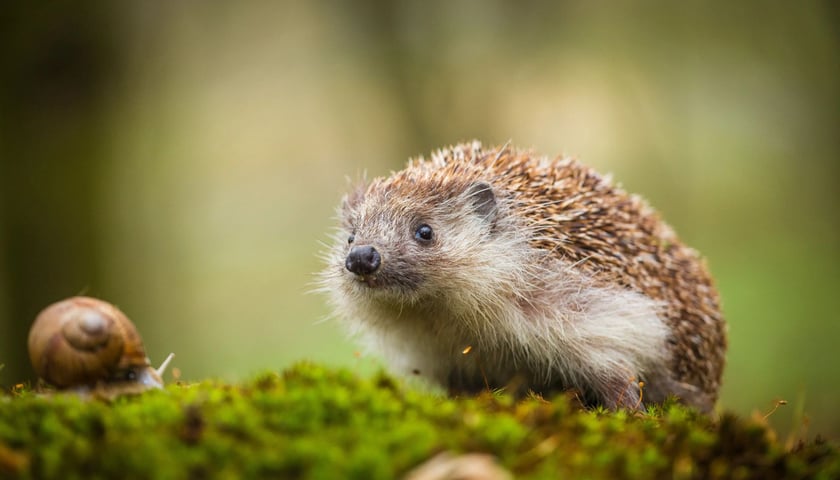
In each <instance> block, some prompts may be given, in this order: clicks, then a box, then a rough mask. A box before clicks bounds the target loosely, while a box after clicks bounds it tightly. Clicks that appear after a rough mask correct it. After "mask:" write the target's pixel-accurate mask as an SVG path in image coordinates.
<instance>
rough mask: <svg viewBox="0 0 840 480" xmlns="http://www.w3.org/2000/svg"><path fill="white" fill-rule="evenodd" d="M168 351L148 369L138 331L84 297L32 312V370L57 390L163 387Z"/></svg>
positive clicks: (109, 308)
mask: <svg viewBox="0 0 840 480" xmlns="http://www.w3.org/2000/svg"><path fill="white" fill-rule="evenodd" d="M173 356H174V355H173V354H170V355H169V357H168V358H167V359H166V361H164V363H163V365H161V367H160V368H158V369H154V368H152V366H151V364H150V362H149V359H148V357H147V356H146V350H145V348H144V347H143V342H142V340H141V338H140V333H139V332H138V331H137V328H136V327H135V326H134V324H133V323H131V321H130V320H129V319H128V317H126V316H125V314H124V313H123V312H121V311H120V310H119V309H118V308H117V307H115V306H113V305H111V304H110V303H108V302H105V301H102V300H97V299H95V298H90V297H72V298H68V299H66V300H62V301H60V302H57V303H54V304H52V305H50V306H48V307H47V308H45V309H44V310H42V311H41V313H39V314H38V317H37V318H36V319H35V323H33V324H32V328H31V330H30V331H29V358H30V360H31V361H32V366H33V367H34V368H35V372H36V373H37V374H38V376H39V377H41V378H42V379H43V380H45V381H46V382H47V383H49V384H51V385H54V386H56V387H58V388H60V389H77V390H79V391H89V390H91V389H97V390H99V391H101V392H103V393H105V394H107V395H120V394H123V393H139V392H142V391H145V390H148V389H152V388H163V379H162V375H163V372H164V371H165V369H166V367H167V365H168V364H169V362H170V360H171V359H172V357H173Z"/></svg>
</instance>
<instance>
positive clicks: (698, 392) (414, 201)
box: [321, 141, 727, 413]
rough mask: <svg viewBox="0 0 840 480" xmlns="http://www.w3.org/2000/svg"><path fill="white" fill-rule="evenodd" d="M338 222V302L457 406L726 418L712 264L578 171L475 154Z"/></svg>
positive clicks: (368, 185) (371, 196) (345, 314)
mask: <svg viewBox="0 0 840 480" xmlns="http://www.w3.org/2000/svg"><path fill="white" fill-rule="evenodd" d="M338 216H339V219H340V227H339V234H338V238H337V241H336V242H335V244H334V246H332V247H331V248H330V249H329V251H328V252H327V253H326V254H325V257H326V263H327V267H326V269H325V270H324V271H323V272H322V274H321V282H322V286H323V289H324V290H325V291H326V292H327V293H328V295H329V298H330V301H331V303H332V306H333V309H334V311H335V313H336V315H337V316H338V317H339V318H340V320H341V323H343V324H344V325H345V326H346V327H347V329H348V330H349V332H350V333H351V334H352V335H355V336H356V337H358V338H359V339H360V340H361V342H362V343H363V344H364V345H365V346H366V347H367V348H368V349H369V350H370V351H372V352H375V353H377V354H380V355H381V356H382V357H384V360H385V361H386V365H388V367H389V368H390V369H392V370H394V371H396V372H399V373H401V374H404V375H407V376H418V377H422V378H425V379H427V380H428V381H429V382H431V383H432V384H436V385H439V386H441V387H443V388H444V389H446V390H447V391H448V392H449V393H450V394H452V395H467V394H474V393H479V392H481V391H484V390H488V389H489V390H496V389H507V390H508V391H510V392H512V393H514V394H515V395H522V394H529V393H533V394H538V395H542V396H546V395H551V394H555V393H559V392H574V394H576V395H577V397H578V398H579V399H581V401H582V402H584V404H585V405H592V406H603V407H606V408H609V409H619V408H627V409H631V410H640V409H644V408H646V404H649V403H661V402H663V401H665V400H666V399H667V398H668V397H671V396H673V397H675V398H677V399H678V401H680V402H682V403H684V404H686V405H689V406H692V407H694V408H696V409H698V410H700V411H702V412H705V413H709V412H711V411H712V409H713V408H714V405H715V402H716V401H717V397H718V390H719V387H720V381H721V375H722V371H723V366H724V354H725V352H726V347H727V338H726V325H725V322H724V319H723V317H722V314H721V310H720V301H719V296H718V293H717V291H716V289H715V286H714V283H713V280H712V278H711V276H710V274H709V271H708V269H707V266H706V263H705V261H704V260H703V259H702V258H701V257H700V256H699V255H698V253H697V252H696V251H695V250H693V249H691V248H689V247H687V246H685V245H684V244H683V243H682V242H681V241H680V239H679V238H678V237H677V235H676V234H675V232H674V230H673V229H671V228H670V227H669V226H668V225H667V224H666V223H665V222H664V221H663V220H661V219H660V217H659V215H658V214H657V213H656V212H655V211H654V210H653V209H652V208H651V207H650V206H649V205H648V204H647V203H646V202H645V201H644V200H643V199H642V198H640V197H638V196H636V195H631V194H628V193H627V192H625V191H624V190H623V189H621V188H620V187H619V186H616V185H614V184H613V182H612V181H611V179H610V178H609V177H608V176H603V175H601V174H599V173H597V172H596V171H594V170H593V169H591V168H589V167H587V166H585V165H583V164H581V163H580V162H578V161H577V160H575V159H572V158H564V157H558V158H554V159H551V158H549V157H545V156H539V155H537V154H535V153H534V152H532V151H530V150H520V149H516V148H514V147H512V146H510V145H509V144H505V145H502V146H497V147H492V148H485V147H484V146H482V144H481V143H480V142H478V141H473V142H469V143H463V144H458V145H454V146H450V147H448V148H443V149H440V150H438V151H436V152H434V153H433V154H432V155H431V158H430V159H429V160H426V159H424V158H423V157H422V156H421V157H419V158H417V159H412V160H409V162H408V165H407V167H406V168H405V169H404V170H402V171H399V172H395V173H393V174H392V175H391V176H389V177H387V178H382V177H381V178H375V179H373V180H371V181H369V182H363V183H362V184H360V185H358V186H357V187H355V188H352V189H351V191H350V193H348V194H347V195H346V196H345V197H344V198H343V200H342V202H341V205H340V206H339V209H338Z"/></svg>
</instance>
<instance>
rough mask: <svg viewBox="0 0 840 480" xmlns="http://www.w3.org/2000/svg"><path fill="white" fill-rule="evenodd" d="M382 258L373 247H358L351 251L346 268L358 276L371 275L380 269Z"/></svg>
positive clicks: (346, 260) (345, 261) (345, 262)
mask: <svg viewBox="0 0 840 480" xmlns="http://www.w3.org/2000/svg"><path fill="white" fill-rule="evenodd" d="M381 264H382V256H380V255H379V252H377V251H376V249H375V248H373V246H371V245H358V246H355V247H353V248H351V249H350V253H348V254H347V258H346V259H345V260H344V267H345V268H346V269H347V270H349V271H350V272H353V273H355V274H356V275H370V274H372V273H374V272H376V271H377V270H378V269H379V266H380V265H381Z"/></svg>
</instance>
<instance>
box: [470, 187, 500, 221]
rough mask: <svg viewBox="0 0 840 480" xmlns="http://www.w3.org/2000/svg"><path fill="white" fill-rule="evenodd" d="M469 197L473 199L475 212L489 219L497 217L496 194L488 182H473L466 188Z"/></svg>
mask: <svg viewBox="0 0 840 480" xmlns="http://www.w3.org/2000/svg"><path fill="white" fill-rule="evenodd" d="M466 194H467V197H468V198H469V199H470V200H471V201H472V204H473V208H474V209H475V213H476V214H478V215H479V216H480V217H483V218H484V219H485V220H487V221H492V220H493V219H494V218H495V217H496V210H497V208H498V206H497V204H496V194H494V193H493V188H492V187H491V186H490V184H489V183H487V182H473V183H471V184H470V185H469V186H468V187H467V190H466Z"/></svg>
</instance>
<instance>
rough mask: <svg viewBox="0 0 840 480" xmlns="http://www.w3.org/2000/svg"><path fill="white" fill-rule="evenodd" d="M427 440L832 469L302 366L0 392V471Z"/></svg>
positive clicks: (587, 474)
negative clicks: (113, 391) (120, 388)
mask: <svg viewBox="0 0 840 480" xmlns="http://www.w3.org/2000/svg"><path fill="white" fill-rule="evenodd" d="M442 451H451V452H456V453H457V452H486V453H490V454H492V455H494V456H496V457H497V458H498V461H499V463H500V464H501V465H503V466H504V467H505V468H507V469H509V470H510V471H511V472H513V474H514V475H515V477H516V478H561V477H569V478H813V477H816V478H840V450H838V447H837V446H836V445H834V444H832V443H828V442H822V441H814V442H810V443H807V444H801V445H799V446H798V447H796V448H794V449H793V450H789V449H786V448H784V447H783V446H782V445H780V444H779V443H778V442H776V441H775V440H774V435H772V432H770V431H769V430H767V428H766V427H765V426H763V425H762V424H761V422H757V421H751V420H740V419H737V418H735V417H732V416H728V415H724V416H722V418H721V419H719V420H718V421H712V420H709V419H707V418H706V417H703V416H702V415H699V414H695V413H694V412H692V411H691V410H688V409H685V408H683V407H681V406H678V405H666V406H663V407H660V408H655V409H651V410H650V411H649V412H647V413H646V414H634V413H628V412H623V411H620V412H615V413H611V412H604V411H592V410H584V409H581V408H578V407H576V406H574V402H572V401H570V399H569V398H567V397H564V396H560V397H557V398H555V399H553V400H552V401H546V400H543V399H539V398H529V399H525V400H521V401H514V400H513V399H511V398H510V397H507V396H504V395H495V394H490V393H488V394H484V395H481V396H478V397H473V398H458V399H449V398H444V397H441V396H439V395H434V394H429V393H424V392H420V391H416V390H413V389H410V388H406V387H404V386H402V385H401V384H400V383H399V382H398V381H395V380H394V379H392V378H391V377H389V376H387V375H384V374H379V375H375V376H373V377H371V378H360V377H358V376H357V375H356V374H354V373H352V372H350V371H347V370H335V369H328V368H325V367H321V366H317V365H311V364H299V365H297V366H295V367H293V368H291V369H289V370H287V371H285V372H282V373H279V374H277V373H265V374H262V375H259V376H257V377H256V378H254V379H253V380H251V381H248V382H246V383H243V384H239V385H229V384H223V383H219V382H213V381H207V382H202V383H198V384H192V385H169V386H168V387H167V388H166V389H165V390H163V391H152V392H147V393H145V394H143V395H140V396H133V397H120V398H117V399H115V400H112V401H103V400H83V399H80V398H79V397H78V396H76V395H73V394H56V395H50V396H44V395H36V394H35V393H32V392H21V391H15V392H12V394H9V395H6V396H3V397H0V477H2V478H7V477H8V478H205V477H212V478H253V477H269V478H278V477H279V478H284V477H292V478H362V479H377V478H398V477H400V476H401V475H403V474H404V473H406V472H407V471H408V470H410V469H411V468H413V467H415V466H417V465H418V464H420V463H422V462H423V461H425V460H427V459H429V458H431V457H432V456H434V455H435V454H437V453H439V452H442Z"/></svg>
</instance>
